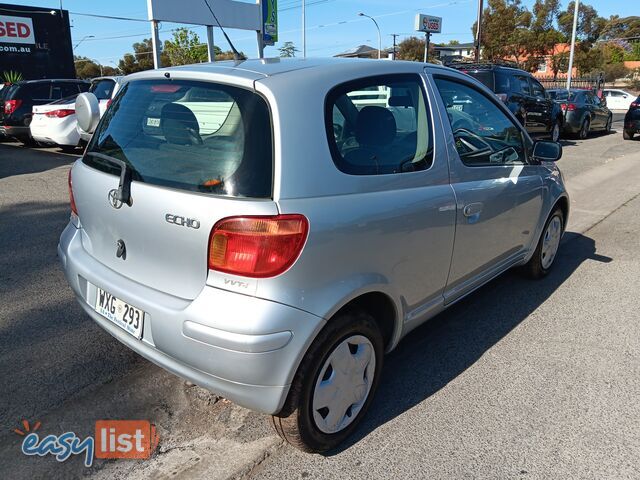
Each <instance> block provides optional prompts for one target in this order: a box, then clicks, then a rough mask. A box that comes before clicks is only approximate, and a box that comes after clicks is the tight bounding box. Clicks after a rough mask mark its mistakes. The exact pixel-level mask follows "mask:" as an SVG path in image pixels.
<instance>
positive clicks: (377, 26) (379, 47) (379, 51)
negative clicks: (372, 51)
mask: <svg viewBox="0 0 640 480" xmlns="http://www.w3.org/2000/svg"><path fill="white" fill-rule="evenodd" d="M358 16H359V17H367V18H370V19H371V20H372V21H373V23H375V24H376V28H377V29H378V60H380V59H381V58H382V35H381V34H380V26H379V25H378V22H376V19H375V18H373V17H371V16H369V15H365V14H364V13H362V12H360V13H359V14H358Z"/></svg>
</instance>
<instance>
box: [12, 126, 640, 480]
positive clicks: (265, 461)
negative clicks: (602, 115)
mask: <svg viewBox="0 0 640 480" xmlns="http://www.w3.org/2000/svg"><path fill="white" fill-rule="evenodd" d="M616 127H618V131H617V133H615V134H612V135H607V136H595V137H594V138H590V139H588V140H585V141H577V140H568V141H566V142H565V154H564V157H563V158H562V159H561V160H560V166H561V167H562V169H563V171H564V173H565V177H566V178H567V180H568V182H569V183H570V185H575V189H576V194H575V195H573V200H574V202H577V205H573V207H574V208H573V210H574V211H575V212H576V214H575V215H573V216H574V220H575V221H577V223H576V225H580V228H577V227H576V228H577V233H575V234H573V235H571V236H570V237H569V238H568V241H567V242H566V243H565V244H564V245H563V249H562V251H561V254H560V257H559V258H558V265H557V268H556V269H555V271H554V273H553V274H552V275H551V276H550V277H548V278H547V279H545V280H544V281H542V282H537V283H531V282H528V281H526V280H524V279H522V278H520V277H519V276H518V275H517V274H516V273H507V274H506V275H504V276H503V277H501V278H499V279H497V280H496V281H494V282H492V283H491V284H489V285H487V286H486V287H484V288H483V289H482V290H480V291H479V292H477V293H475V294H474V295H472V296H470V297H469V298H468V299H467V300H465V301H463V302H461V303H459V304H458V305H456V306H455V307H453V308H452V309H450V310H449V311H447V312H445V313H444V314H442V315H440V316H439V317H437V318H436V319H434V320H433V321H432V322H430V323H429V324H428V325H426V326H424V327H422V328H420V329H418V330H417V331H415V333H413V334H412V335H411V336H410V338H408V339H407V340H405V341H403V342H402V344H401V345H400V346H399V348H398V349H397V350H396V351H395V352H393V353H392V354H391V355H390V356H389V357H388V358H387V359H386V366H385V370H384V372H383V381H382V385H381V388H380V391H379V394H378V396H377V397H376V401H375V403H374V405H373V408H372V411H371V412H370V415H369V416H368V417H367V419H366V421H365V422H364V424H363V425H362V427H361V428H360V429H359V431H358V432H357V435H356V436H355V437H354V438H353V439H352V440H351V441H350V442H348V443H347V444H346V445H345V446H344V448H342V449H341V450H340V451H338V452H332V453H331V454H330V455H329V456H326V457H324V456H317V455H316V456H309V455H303V454H300V453H298V452H297V451H295V450H293V449H291V448H289V447H286V446H284V445H282V443H281V442H280V441H279V440H278V438H277V437H275V436H274V435H273V433H272V432H271V430H270V428H269V426H268V425H267V422H266V421H265V419H264V417H262V416H260V415H258V414H255V413H252V412H249V411H247V410H245V409H242V408H240V407H237V406H234V405H232V404H230V403H228V402H226V401H224V400H222V399H219V398H218V397H216V396H215V395H213V394H210V393H208V392H206V391H204V390H202V389H200V388H199V387H194V386H192V385H187V384H185V383H184V382H183V381H181V380H180V379H178V378H177V377H174V376H173V375H171V374H168V373H166V372H164V371H163V370H161V369H159V368H157V367H155V366H153V365H152V364H150V363H148V362H146V361H145V360H143V359H141V358H139V357H138V356H137V355H135V354H133V353H131V352H130V351H129V350H127V349H126V348H124V347H123V346H121V345H120V344H119V343H118V342H116V341H115V340H113V339H112V338H111V337H110V336H109V335H108V334H106V333H105V332H103V331H102V330H101V329H100V328H98V327H97V326H96V325H95V324H94V323H93V322H91V321H90V320H89V319H88V318H87V317H86V316H85V315H84V313H83V312H82V311H81V309H80V308H79V306H77V305H76V303H75V300H74V299H73V298H72V295H71V292H70V290H69V289H68V287H67V286H66V282H65V280H64V277H63V275H62V273H61V271H60V269H59V267H58V261H57V258H56V244H57V240H58V236H59V234H60V232H61V231H62V229H63V228H64V225H65V224H66V222H67V220H68V215H69V210H68V198H67V186H66V180H67V171H68V168H69V165H70V164H71V162H72V161H73V160H74V159H75V157H73V156H69V155H62V154H58V153H54V152H55V149H25V148H21V147H17V146H15V145H2V144H0V247H1V248H0V304H1V305H2V308H1V309H0V332H1V334H0V378H1V379H2V385H3V386H2V389H1V390H0V426H1V431H0V477H2V478H33V477H43V478H57V477H64V478H78V477H82V476H85V475H86V474H93V475H94V476H97V477H98V478H100V477H104V478H147V477H151V476H153V477H156V476H159V477H167V478H168V477H171V478H194V477H204V476H206V477H209V478H231V477H243V476H246V477H253V476H255V477H263V478H273V477H276V476H277V477H279V478H306V477H313V478H332V477H338V476H340V477H341V478H344V477H345V476H347V477H349V478H357V477H370V478H371V477H373V478H379V477H385V478H389V477H395V478H398V477H405V476H407V477H408V476H412V477H425V476H429V477H436V478H443V477H456V478H458V477H466V476H468V477H494V478H495V477H501V478H502V477H509V478H520V477H522V478H544V477H547V478H548V477H567V478H588V477H591V478H625V477H628V478H633V477H635V478H637V477H638V473H639V472H640V462H638V460H637V458H636V457H637V452H638V451H640V441H639V436H640V434H639V429H638V428H637V419H638V418H640V415H639V413H640V411H639V409H638V408H639V407H638V405H640V402H638V398H639V397H638V394H639V393H640V387H639V380H638V379H639V378H640V376H639V375H638V373H640V372H639V369H640V366H639V365H640V362H639V359H640V357H639V356H638V354H637V352H638V351H639V349H638V347H639V346H640V345H638V343H639V342H640V340H638V339H640V336H639V335H638V333H639V332H638V328H639V322H638V320H639V319H640V317H639V316H638V313H637V311H638V306H639V305H638V301H637V293H636V290H637V287H638V273H640V268H639V267H640V266H639V263H638V258H637V253H638V252H639V251H640V248H638V247H640V245H639V243H638V238H640V237H639V235H638V233H639V232H640V217H639V213H638V210H639V207H640V200H638V199H637V198H636V199H635V200H632V199H633V198H634V197H635V196H636V195H638V194H639V193H640V182H638V181H637V179H636V177H632V176H631V174H632V173H635V172H636V171H637V170H638V169H637V168H634V162H635V163H636V164H637V163H638V162H640V141H634V142H624V141H623V140H622V134H621V131H620V129H619V124H617V125H616V124H614V128H616ZM601 178H607V179H608V180H607V181H606V182H604V181H602V180H600V179H601ZM572 182H573V183H572ZM598 182H600V183H598ZM591 205H598V206H599V208H595V207H592V206H591ZM587 206H588V207H587ZM581 207H583V208H582V210H589V212H588V213H589V215H587V213H585V212H581ZM612 212H613V213H612ZM581 218H582V222H580V219H581ZM583 227H584V228H583ZM591 227H593V228H591ZM103 418H124V419H133V418H143V419H149V420H151V421H153V422H154V423H155V424H156V425H157V427H158V430H159V432H160V437H161V443H160V449H159V452H158V454H157V455H155V456H154V457H153V459H151V460H149V461H146V462H131V461H129V462H125V461H119V462H118V461H97V462H96V464H95V465H94V467H92V469H91V470H86V469H85V468H84V467H83V466H82V465H81V462H80V459H79V458H73V459H70V460H68V461H67V462H65V463H64V464H59V463H57V462H56V461H55V460H53V459H52V458H50V457H49V458H27V457H24V456H22V454H21V453H20V451H19V445H20V441H21V438H20V437H18V436H17V435H15V434H14V433H12V432H11V430H12V429H13V428H15V427H17V426H18V425H19V421H20V420H22V419H28V420H31V421H36V420H37V421H41V422H42V431H43V432H44V433H62V432H64V431H67V430H73V431H75V432H76V433H78V434H79V435H88V434H91V433H92V429H93V423H94V422H95V421H96V420H99V419H103ZM634 452H635V453H634ZM634 474H635V475H634Z"/></svg>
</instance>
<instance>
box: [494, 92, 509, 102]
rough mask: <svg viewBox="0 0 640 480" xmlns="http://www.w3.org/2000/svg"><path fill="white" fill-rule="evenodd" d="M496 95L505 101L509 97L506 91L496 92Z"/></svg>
mask: <svg viewBox="0 0 640 480" xmlns="http://www.w3.org/2000/svg"><path fill="white" fill-rule="evenodd" d="M496 97H498V98H499V99H500V100H502V101H503V102H506V101H507V98H509V97H508V95H507V94H506V93H496Z"/></svg>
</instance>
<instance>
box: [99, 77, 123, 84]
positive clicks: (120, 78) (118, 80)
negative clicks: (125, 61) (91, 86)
mask: <svg viewBox="0 0 640 480" xmlns="http://www.w3.org/2000/svg"><path fill="white" fill-rule="evenodd" d="M123 78H124V75H110V76H109V75H105V76H103V77H94V78H92V79H91V82H95V81H99V80H113V81H114V82H116V83H119V82H120V80H122V79H123Z"/></svg>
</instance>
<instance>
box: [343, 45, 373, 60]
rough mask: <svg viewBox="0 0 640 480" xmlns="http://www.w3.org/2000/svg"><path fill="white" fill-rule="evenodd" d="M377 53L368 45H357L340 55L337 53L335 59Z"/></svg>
mask: <svg viewBox="0 0 640 480" xmlns="http://www.w3.org/2000/svg"><path fill="white" fill-rule="evenodd" d="M377 51H378V50H377V49H376V48H373V47H370V46H369V45H359V46H357V47H355V48H351V49H349V50H346V51H344V52H342V53H338V54H337V55H336V57H357V56H358V55H366V54H368V53H373V52H377Z"/></svg>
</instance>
